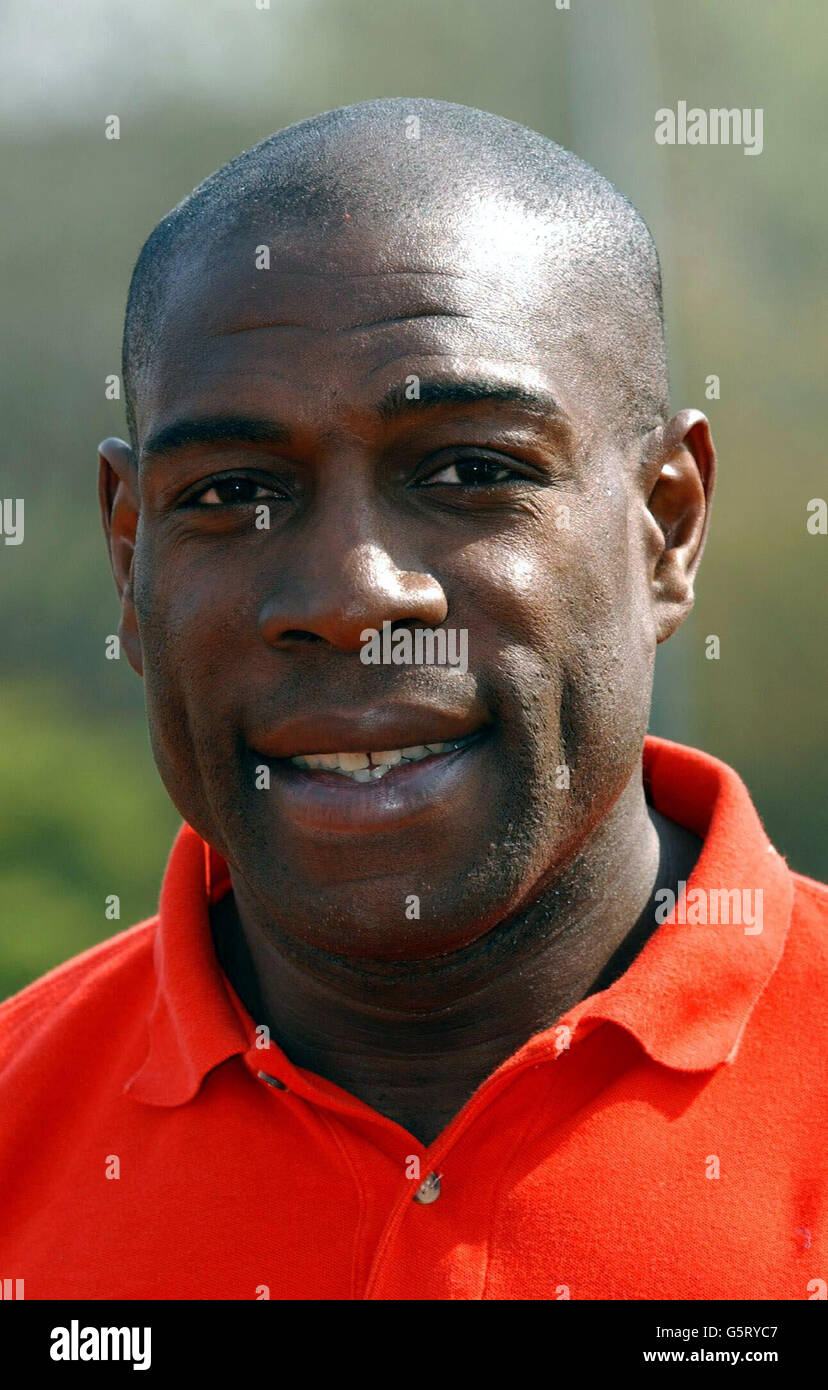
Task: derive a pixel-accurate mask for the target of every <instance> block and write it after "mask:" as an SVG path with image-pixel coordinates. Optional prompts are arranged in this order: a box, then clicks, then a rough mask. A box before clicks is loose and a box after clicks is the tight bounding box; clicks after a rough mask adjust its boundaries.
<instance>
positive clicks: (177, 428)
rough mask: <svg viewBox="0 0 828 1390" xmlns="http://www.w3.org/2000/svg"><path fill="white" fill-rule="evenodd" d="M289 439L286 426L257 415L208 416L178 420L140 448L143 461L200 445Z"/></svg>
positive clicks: (273, 442) (280, 442)
mask: <svg viewBox="0 0 828 1390" xmlns="http://www.w3.org/2000/svg"><path fill="white" fill-rule="evenodd" d="M290 437H291V434H290V429H289V428H288V426H287V425H282V424H280V423H279V422H278V421H277V420H262V419H259V418H257V417H256V416H255V415H206V416H200V417H199V418H198V419H194V420H176V421H174V423H173V424H171V425H165V426H164V428H163V429H160V430H156V432H155V434H151V435H150V437H149V439H148V440H147V441H146V443H145V444H144V446H143V448H142V449H141V462H142V463H143V461H144V459H147V458H153V459H155V458H163V457H164V456H165V455H166V454H174V453H176V452H177V451H178V450H179V449H189V448H192V447H195V446H198V445H200V444H287V443H289V441H290Z"/></svg>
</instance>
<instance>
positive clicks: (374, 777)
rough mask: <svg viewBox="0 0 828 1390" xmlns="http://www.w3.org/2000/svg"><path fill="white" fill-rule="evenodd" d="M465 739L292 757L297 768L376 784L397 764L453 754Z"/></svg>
mask: <svg viewBox="0 0 828 1390" xmlns="http://www.w3.org/2000/svg"><path fill="white" fill-rule="evenodd" d="M465 742H466V739H464V738H454V739H449V740H448V741H447V742H445V743H416V744H414V745H413V746H412V747H411V748H385V749H382V750H381V751H380V752H375V751H374V750H373V749H372V750H371V751H370V752H367V753H308V754H305V755H299V756H298V757H295V758H291V759H290V761H291V762H292V763H293V766H294V767H303V768H308V769H311V770H316V769H320V768H321V769H323V770H324V771H325V772H340V773H342V775H343V777H350V778H351V780H352V781H353V782H376V781H378V779H379V778H380V777H384V776H385V774H386V772H390V771H391V768H392V767H396V765H397V764H398V763H417V762H419V761H420V759H421V758H429V757H431V755H432V753H450V752H453V750H454V749H455V748H460V747H461V746H462V745H463V744H464V743H465Z"/></svg>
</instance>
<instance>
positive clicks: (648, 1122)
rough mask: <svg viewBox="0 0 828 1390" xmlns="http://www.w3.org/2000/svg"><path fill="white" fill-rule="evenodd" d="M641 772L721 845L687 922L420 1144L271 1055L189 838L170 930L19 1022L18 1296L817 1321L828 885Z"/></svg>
mask: <svg viewBox="0 0 828 1390" xmlns="http://www.w3.org/2000/svg"><path fill="white" fill-rule="evenodd" d="M644 766H645V780H646V783H647V786H648V790H649V794H650V796H651V799H652V802H653V804H654V805H655V806H656V807H657V808H658V810H660V811H662V812H663V813H664V814H665V815H666V816H669V817H671V818H672V819H673V820H675V821H678V822H679V823H680V824H682V825H685V826H687V827H689V828H690V829H691V830H693V831H695V833H696V834H698V835H700V836H702V837H703V838H704V849H703V851H702V855H701V858H700V859H699V862H698V864H697V867H696V869H695V871H694V872H693V874H692V876H691V879H690V881H689V884H688V887H687V891H686V902H684V901H682V900H680V901H679V903H678V905H677V908H676V911H675V914H674V917H675V920H673V921H670V920H668V921H667V922H665V924H664V925H662V926H660V927H659V928H658V930H657V931H656V932H655V934H654V935H653V936H652V937H651V938H650V940H649V942H648V943H647V945H646V946H645V947H644V949H643V951H642V952H641V953H640V955H639V956H638V957H637V958H636V960H635V961H634V962H633V964H632V965H631V966H630V968H629V969H628V970H627V971H626V973H625V974H624V975H623V976H622V977H621V978H620V979H618V980H617V981H616V982H615V984H613V985H612V986H611V987H610V988H609V989H606V990H605V991H603V992H602V993H600V994H595V995H592V996H590V997H589V998H587V999H585V1000H583V1001H582V1002H581V1003H579V1004H578V1005H576V1006H575V1008H573V1009H571V1010H570V1011H569V1012H568V1013H567V1014H566V1015H564V1016H563V1017H562V1018H561V1019H560V1020H559V1022H558V1023H557V1024H556V1025H555V1026H554V1027H553V1028H550V1029H548V1030H546V1031H544V1032H542V1033H538V1034H536V1035H535V1036H534V1037H532V1038H530V1039H529V1040H528V1041H527V1042H526V1044H525V1045H524V1046H523V1047H521V1048H520V1050H519V1051H518V1052H516V1053H515V1054H514V1055H513V1056H512V1057H510V1058H509V1059H508V1060H507V1061H505V1062H504V1063H503V1064H502V1065H501V1066H500V1067H499V1068H498V1069H497V1070H496V1071H495V1072H494V1073H493V1074H492V1075H491V1076H490V1077H489V1078H488V1080H487V1081H485V1082H484V1083H483V1085H482V1086H481V1087H480V1088H479V1090H478V1091H477V1092H476V1093H475V1094H474V1095H473V1096H472V1098H471V1099H470V1100H469V1102H468V1103H467V1104H466V1105H465V1107H464V1108H463V1110H462V1111H461V1112H460V1113H459V1114H458V1115H457V1116H456V1117H455V1118H454V1120H453V1121H452V1122H451V1124H450V1125H449V1126H448V1127H447V1128H446V1129H445V1130H444V1131H443V1133H442V1134H441V1135H440V1136H439V1138H438V1139H437V1140H435V1142H434V1143H433V1144H432V1145H431V1146H430V1148H424V1147H423V1145H422V1144H420V1143H418V1141H417V1140H416V1139H414V1138H413V1136H412V1135H410V1134H409V1133H408V1132H407V1131H406V1130H404V1129H403V1128H401V1127H400V1126H399V1125H397V1124H395V1123H393V1122H392V1121H391V1120H389V1119H386V1118H385V1117H384V1116H382V1115H380V1114H378V1113H377V1111H375V1110H373V1109H371V1108H370V1107H369V1106H368V1105H366V1104H364V1103H363V1102H362V1101H360V1100H358V1099H356V1098H355V1097H354V1096H352V1095H350V1094H349V1093H348V1092H346V1091H344V1090H342V1089H341V1088H339V1087H338V1086H335V1085H333V1084H331V1083H330V1082H328V1081H325V1080H323V1079H322V1078H321V1077H319V1076H316V1075H314V1074H313V1073H311V1072H309V1071H306V1070H304V1069H303V1068H300V1067H295V1066H293V1065H292V1063H291V1062H290V1060H289V1058H288V1057H287V1056H285V1054H284V1053H283V1052H282V1051H281V1050H280V1049H279V1048H278V1047H276V1046H275V1045H272V1044H271V1045H270V1046H269V1047H268V1046H266V1040H265V1039H264V1038H263V1037H262V1035H261V1034H260V1035H257V1034H256V1024H255V1021H254V1020H253V1019H251V1018H250V1017H249V1015H248V1014H247V1013H246V1011H245V1009H244V1008H243V1007H242V1005H241V1003H240V1002H239V1000H238V998H237V996H236V995H235V992H234V990H233V989H232V987H231V986H230V984H229V982H228V980H227V978H226V976H225V975H224V973H223V971H222V970H221V968H220V966H219V964H218V961H217V959H216V956H215V953H214V949H213V945H212V939H211V935H210V928H209V918H208V904H209V902H210V901H211V900H215V899H216V898H218V897H219V896H220V895H221V893H222V892H223V891H226V889H227V885H228V879H227V872H226V865H225V864H224V862H223V861H222V860H221V859H219V857H218V856H217V855H216V854H215V852H214V851H210V850H208V849H207V846H206V845H205V844H204V842H203V841H202V840H201V839H200V838H199V837H198V836H197V835H196V834H195V832H194V831H193V830H192V829H191V828H190V827H189V826H187V825H184V826H182V828H181V830H180V832H179V834H178V837H177V839H176V841H175V845H174V847H173V850H172V854H171V857H170V860H169V864H168V867H167V870H166V873H165V876H164V882H163V887H162V891H161V900H160V912H159V915H158V916H157V917H154V918H152V919H151V920H149V921H146V922H142V923H140V924H139V925H138V926H135V927H132V928H131V929H130V930H128V931H125V932H122V933H120V934H119V935H118V936H116V937H113V938H112V939H111V940H109V941H107V942H105V943H103V944H102V945H100V946H96V947H94V948H93V949H92V950H89V951H86V952H84V954H83V955H81V956H78V957H77V958H76V959H74V960H71V961H69V962H68V963H67V964H65V965H62V966H60V967H59V968H58V969H56V970H53V971H52V972H51V973H50V974H48V975H46V976H44V977H43V978H42V979H40V980H38V981H37V982H36V983H34V984H33V985H31V986H29V988H27V989H25V990H23V991H22V993H20V994H18V995H17V996H16V997H15V998H13V999H10V1000H8V1001H7V1002H6V1003H5V1004H3V1005H2V1007H0V1117H2V1119H0V1194H2V1196H1V1197H0V1279H2V1278H11V1279H23V1280H24V1287H25V1297H26V1298H29V1299H43V1298H61V1299H68V1298H79V1299H84V1298H90V1299H104V1298H149V1299H190V1298H194V1299H209V1298H216V1299H256V1298H263V1297H268V1296H269V1297H270V1298H274V1299H559V1298H574V1299H600V1298H609V1299H660V1298H667V1299H675V1298H690V1299H700V1298H712V1299H728V1298H746V1299H771V1298H773V1299H776V1298H778V1299H810V1298H815V1297H816V1298H818V1297H822V1298H824V1297H825V1282H824V1281H826V1280H828V1252H826V1246H825V1226H824V1212H825V1203H824V1186H825V1164H824V1157H823V1141H824V1136H823V1134H822V1130H823V1114H824V1089H823V1070H824V1052H825V1033H826V1021H825V1018H826V1008H825V994H824V986H825V977H826V972H825V964H826V961H825V957H826V937H825V923H826V913H827V912H828V891H826V889H825V888H824V887H821V886H820V885H818V884H816V883H813V882H811V881H810V880H808V879H805V878H802V877H800V876H798V875H796V874H793V873H791V872H790V870H789V869H788V868H787V866H786V864H785V863H784V862H783V860H782V859H781V858H780V856H779V855H778V854H777V852H776V851H775V850H774V849H773V847H772V846H771V845H770V844H769V842H768V839H767V836H766V835H765V833H764V831H763V829H762V826H761V824H760V822H759V819H758V817H757V815H756V812H755V810H754V809H753V806H752V805H751V802H750V799H749V797H748V794H747V791H746V790H745V787H744V786H743V784H742V782H741V781H740V780H739V778H738V777H737V776H736V774H735V773H734V772H733V771H731V770H730V769H729V768H728V767H726V766H724V764H722V763H720V762H717V761H716V760H715V759H713V758H710V757H707V756H705V755H704V754H702V753H699V752H696V751H694V750H693V749H689V748H682V747H679V746H677V745H675V744H670V743H667V742H664V741H661V740H657V739H648V741H647V746H646V750H645V764H644ZM732 889H736V890H739V894H740V896H739V897H738V898H737V897H736V896H734V895H733V894H732V893H731V894H730V896H729V897H727V898H721V897H719V894H720V893H721V890H732ZM698 890H701V892H700V893H699V891H698ZM714 891H715V894H716V898H715V899H714ZM745 891H746V892H747V893H748V894H749V895H753V896H752V897H751V896H749V897H748V898H747V899H745V898H744V892H745ZM757 893H761V895H762V896H761V898H757V896H756V894H757ZM714 901H716V903H717V906H716V910H715V915H717V918H718V920H717V922H715V923H713V922H711V920H710V917H711V916H713V915H714V913H713V912H712V911H710V910H708V909H710V908H711V907H712V903H713V902H714ZM724 902H727V903H728V905H729V912H730V915H729V916H728V909H724V910H722V904H723V903H724ZM740 903H741V904H742V906H743V908H744V911H743V914H742V918H741V919H740V915H739V904H740ZM691 904H692V905H693V910H692V911H688V910H687V909H688V907H689V906H690V905H691ZM757 908H758V910H757ZM734 916H735V917H736V918H737V921H736V922H734V921H733V917H734ZM703 917H706V918H707V920H706V921H703V920H698V919H700V918H703ZM726 917H727V920H726V921H725V920H723V919H724V918H726ZM688 918H689V919H690V920H687V919H688ZM694 919H696V920H694ZM757 926H758V927H759V928H760V930H756V928H757ZM263 1043H264V1044H265V1045H264V1046H262V1045H261V1044H263ZM432 1175H439V1180H438V1181H435V1178H434V1176H432ZM424 1199H432V1200H424ZM0 1287H2V1285H0Z"/></svg>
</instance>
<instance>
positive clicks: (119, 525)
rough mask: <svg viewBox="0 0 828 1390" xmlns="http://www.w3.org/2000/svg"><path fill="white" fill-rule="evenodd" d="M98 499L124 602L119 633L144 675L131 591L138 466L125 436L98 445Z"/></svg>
mask: <svg viewBox="0 0 828 1390" xmlns="http://www.w3.org/2000/svg"><path fill="white" fill-rule="evenodd" d="M98 500H99V502H100V506H101V519H102V521H103V528H104V531H105V533H106V543H107V548H108V550H109V563H110V564H111V566H112V573H113V575H114V576H115V587H116V588H117V590H118V598H119V599H120V601H121V621H120V624H119V626H118V636H119V637H120V639H121V646H122V648H123V650H124V651H125V652H126V657H127V660H128V662H129V664H130V666H131V667H132V669H133V671H136V672H137V673H138V675H139V676H142V675H143V674H144V661H143V656H142V653H141V639H140V638H139V636H138V623H137V620H136V617H135V603H134V600H133V593H132V570H133V560H134V557H135V533H136V531H137V529H138V512H139V510H140V504H139V501H138V468H137V465H136V462H135V455H134V454H133V452H132V450H131V448H130V447H129V445H128V444H125V443H124V441H123V439H105V440H104V441H103V443H102V444H99V445H98Z"/></svg>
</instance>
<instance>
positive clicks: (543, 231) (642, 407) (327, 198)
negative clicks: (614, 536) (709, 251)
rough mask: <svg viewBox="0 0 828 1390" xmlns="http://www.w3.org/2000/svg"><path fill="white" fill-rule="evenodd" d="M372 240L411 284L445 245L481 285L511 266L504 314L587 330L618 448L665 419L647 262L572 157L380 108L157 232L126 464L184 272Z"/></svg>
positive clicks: (508, 132)
mask: <svg viewBox="0 0 828 1390" xmlns="http://www.w3.org/2000/svg"><path fill="white" fill-rule="evenodd" d="M383 228H387V232H388V243H387V244H388V246H389V248H393V246H394V244H397V245H400V246H401V245H405V246H406V249H408V247H409V244H410V243H411V242H417V244H418V245H417V250H418V255H419V257H420V258H421V259H422V261H423V267H422V268H423V270H429V271H432V270H433V269H434V266H435V264H437V263H439V256H440V249H441V246H440V243H441V242H442V241H444V240H445V239H446V238H450V239H454V240H455V241H457V239H458V238H465V240H466V243H467V244H468V246H469V248H470V249H476V248H479V249H480V259H481V266H479V267H478V270H479V271H481V273H482V275H483V278H484V281H485V278H486V275H488V278H489V279H490V281H491V283H492V284H493V285H494V284H495V283H500V282H501V279H502V277H503V276H504V275H505V276H506V278H508V275H509V269H510V265H511V264H512V262H517V261H518V260H520V261H522V262H523V263H524V276H523V279H524V286H523V290H522V295H521V296H517V295H516V298H515V303H516V312H521V311H523V309H525V310H527V311H528V310H529V309H530V308H531V309H533V310H534V311H536V312H537V313H538V314H548V315H549V317H550V321H551V320H554V316H555V313H556V304H557V303H558V302H560V300H561V297H562V296H563V295H565V296H566V298H567V301H568V303H569V304H570V305H573V304H575V305H577V311H578V313H579V315H580V317H581V320H582V322H583V325H584V335H585V337H588V336H591V335H592V334H593V333H594V331H595V325H596V323H597V324H599V325H600V336H601V341H600V343H599V342H595V343H593V344H592V348H593V351H594V355H595V360H596V362H597V361H598V360H599V359H600V361H602V362H603V363H605V364H607V365H608V366H609V368H610V369H611V370H612V372H613V374H614V376H615V378H616V386H617V389H618V401H619V411H618V416H617V427H618V431H619V434H624V435H627V434H629V433H644V432H646V431H647V430H649V429H651V428H652V427H653V426H654V425H655V424H657V423H660V422H661V421H663V420H664V419H665V418H666V415H667V394H668V385H667V371H666V363H665V352H664V335H663V320H662V301H661V276H660V270H659V263H658V255H657V253H656V249H655V246H654V244H653V240H652V237H651V236H650V233H649V231H648V229H647V227H646V225H645V223H644V221H643V219H642V218H641V217H640V215H639V214H638V212H637V211H636V210H635V208H634V207H633V206H632V204H631V203H629V202H628V200H627V199H626V198H624V197H623V195H622V194H620V193H619V192H618V190H617V189H616V188H614V187H613V185H612V184H611V183H610V182H609V181H608V180H607V179H605V178H604V177H603V176H602V175H601V174H599V173H597V172H596V170H594V169H593V168H591V166H590V165H588V164H586V163H584V162H583V160H580V159H578V158H577V156H576V155H573V154H571V153H570V152H569V151H568V150H565V149H563V148H562V147H561V146H560V145H556V144H555V143H554V142H553V141H551V140H548V139H547V138H546V137H545V136H543V135H540V134H538V133H537V132H536V131H531V130H527V129H526V128H525V127H524V126H520V125H518V124H516V123H515V122H513V121H507V120H505V119H503V118H502V117H500V116H495V115H492V114H490V113H487V112H483V111H477V110H474V109H473V108H471V107H466V106H458V105H455V104H453V103H450V102H442V101H432V100H425V99H413V98H388V99H382V100H379V101H372V102H363V103H360V104H358V105H355V106H347V107H342V108H340V109H338V110H336V111H330V112H325V113H323V114H322V115H319V116H315V117H313V118H312V119H310V120H307V121H301V122H300V123H299V124H297V125H293V126H289V127H288V128H287V129H285V130H282V131H279V132H277V133H276V134H275V135H271V136H269V137H268V138H267V139H266V140H262V141H260V143H259V144H257V145H254V146H253V147H252V149H249V150H246V151H245V152H244V153H243V154H241V155H239V156H237V158H235V159H233V160H231V161H230V163H228V164H226V165H224V167H223V168H221V169H219V170H218V171H217V172H216V173H215V174H212V175H211V176H210V177H209V178H208V179H206V180H205V181H204V182H203V183H202V184H200V185H199V186H198V187H197V188H196V189H194V190H193V192H192V193H191V194H189V196H188V197H187V198H185V199H184V200H183V201H182V202H181V203H179V204H178V205H177V206H176V207H175V208H173V209H172V211H171V212H169V213H168V214H167V216H166V217H164V218H163V219H162V221H161V222H160V223H159V224H158V226H157V227H156V228H155V230H154V231H153V233H152V234H151V236H150V237H149V238H148V240H147V241H146V243H145V245H144V247H143V249H142V251H141V254H140V256H139V258H138V261H137V264H136V266H135V270H134V273H133V277H132V282H131V285H130V291H129V298H128V302H127V312H126V321H125V326H124V344H123V376H124V387H125V397H126V409H127V419H128V424H129V430H130V436H131V440H132V445H133V448H136V449H137V448H138V446H139V444H140V440H139V438H138V434H139V428H138V409H137V400H138V397H139V394H140V391H141V385H142V379H143V376H144V373H145V371H146V370H147V368H148V367H150V366H151V365H152V359H153V355H154V352H155V350H156V347H157V343H158V339H159V335H160V334H163V331H164V324H165V321H166V319H167V317H168V314H169V312H170V300H171V294H172V292H173V291H174V289H175V287H176V285H177V284H178V283H179V282H180V281H181V280H182V279H187V277H188V275H191V274H192V272H193V268H194V267H197V268H198V273H200V274H201V276H202V285H204V284H209V267H210V264H211V262H212V261H213V259H214V256H215V253H216V252H217V250H218V249H219V248H220V247H221V246H226V245H228V244H229V243H230V242H231V240H232V239H234V238H238V236H239V235H240V234H249V236H250V238H251V247H252V246H253V245H254V244H265V245H267V244H269V243H270V242H272V241H273V240H274V239H275V238H277V237H279V238H283V237H285V236H290V235H293V236H294V238H297V239H298V240H299V241H300V242H301V244H302V245H304V246H307V245H308V244H312V246H313V248H314V252H315V254H316V255H317V257H318V258H319V261H320V263H324V262H325V260H326V258H327V254H328V250H329V248H331V247H332V246H335V245H337V244H338V243H339V241H340V240H341V238H342V235H343V229H347V234H348V237H349V239H350V241H351V244H353V243H354V242H355V241H356V242H358V240H359V236H360V230H361V229H365V230H366V231H370V236H371V239H372V241H373V242H374V243H376V240H377V233H378V230H379V229H383ZM529 253H531V258H530V260H529V261H528V262H527V255H528V254H529ZM390 254H391V256H392V257H393V249H390ZM251 263H252V262H251ZM337 264H341V255H338V256H337ZM527 264H529V265H530V266H531V269H530V271H529V272H528V273H527V271H526V268H525V267H526V265H527ZM521 298H522V300H523V301H524V303H523V304H522V305H520V299H521ZM529 300H531V303H530V302H528V301H529Z"/></svg>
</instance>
